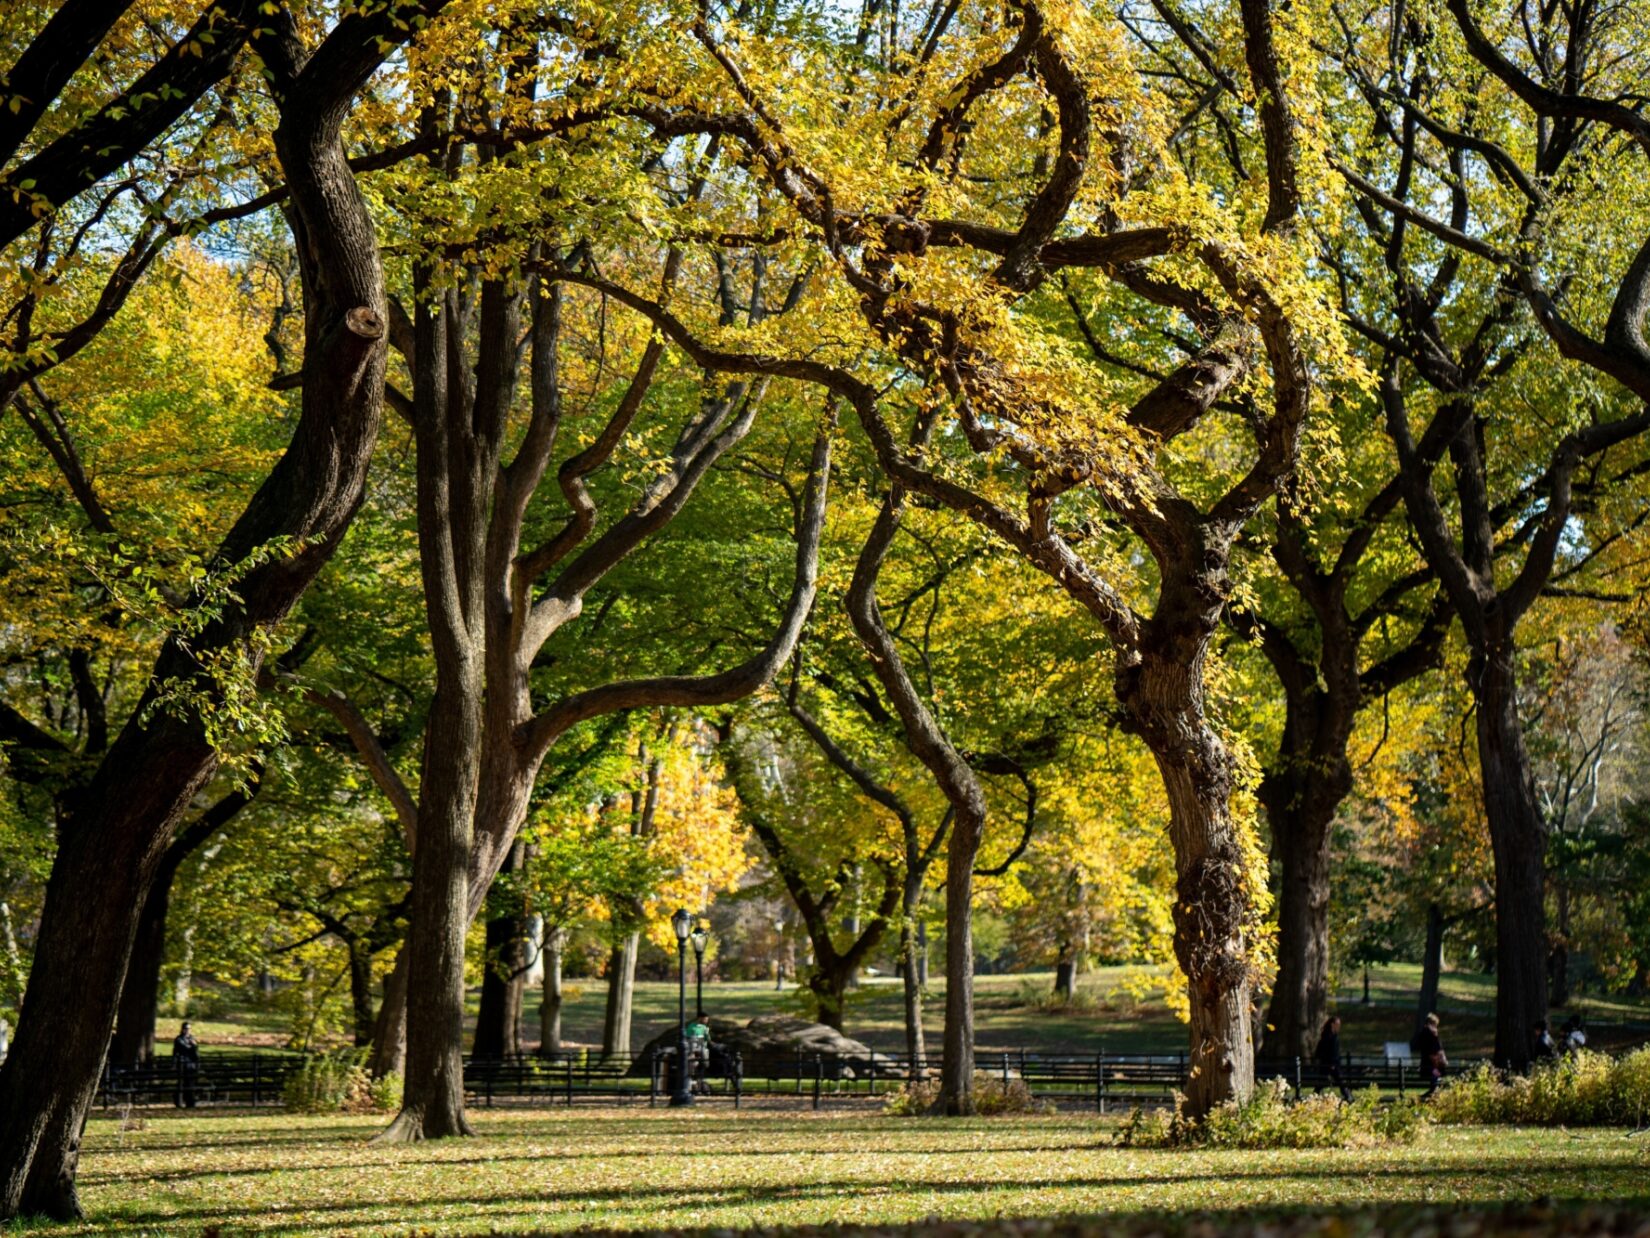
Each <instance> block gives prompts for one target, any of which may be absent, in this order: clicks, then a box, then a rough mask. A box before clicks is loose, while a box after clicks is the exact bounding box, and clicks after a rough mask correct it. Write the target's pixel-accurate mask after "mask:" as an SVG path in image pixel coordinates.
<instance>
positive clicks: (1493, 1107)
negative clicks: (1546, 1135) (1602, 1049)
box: [1431, 1048, 1650, 1126]
mask: <svg viewBox="0 0 1650 1238" xmlns="http://www.w3.org/2000/svg"><path fill="white" fill-rule="evenodd" d="M1431 1107H1432V1116H1433V1117H1434V1118H1435V1119H1436V1120H1437V1121H1439V1122H1448V1123H1452V1124H1457V1125H1465V1124H1471V1125H1479V1126H1501V1125H1507V1126H1643V1125H1644V1124H1645V1122H1646V1120H1647V1119H1650V1048H1645V1049H1638V1050H1636V1051H1634V1052H1632V1053H1629V1054H1627V1055H1626V1056H1624V1057H1620V1058H1612V1057H1610V1056H1609V1055H1607V1054H1603V1053H1590V1052H1586V1051H1583V1052H1581V1053H1577V1054H1573V1055H1570V1056H1566V1057H1564V1058H1562V1059H1560V1060H1559V1061H1557V1062H1553V1063H1549V1064H1545V1065H1541V1066H1537V1067H1536V1068H1535V1069H1534V1070H1532V1071H1531V1072H1530V1073H1529V1074H1528V1075H1503V1074H1502V1073H1501V1072H1500V1071H1498V1070H1496V1069H1495V1068H1494V1067H1491V1066H1488V1065H1485V1066H1480V1067H1479V1068H1478V1069H1477V1070H1474V1071H1473V1072H1472V1073H1471V1074H1466V1075H1461V1076H1459V1077H1457V1078H1455V1079H1452V1080H1451V1081H1450V1082H1449V1083H1448V1084H1447V1085H1446V1086H1445V1087H1443V1088H1441V1089H1440V1090H1439V1091H1438V1093H1437V1094H1436V1095H1435V1096H1434V1097H1433V1100H1432V1106H1431Z"/></svg>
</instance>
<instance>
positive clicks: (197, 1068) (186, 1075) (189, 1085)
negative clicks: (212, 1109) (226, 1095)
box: [172, 1023, 201, 1109]
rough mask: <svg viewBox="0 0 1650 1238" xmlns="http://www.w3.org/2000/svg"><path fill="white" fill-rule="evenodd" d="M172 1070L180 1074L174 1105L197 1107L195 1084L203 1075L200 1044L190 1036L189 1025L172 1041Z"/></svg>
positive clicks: (184, 1026)
mask: <svg viewBox="0 0 1650 1238" xmlns="http://www.w3.org/2000/svg"><path fill="white" fill-rule="evenodd" d="M172 1068H173V1069H174V1070H176V1071H177V1072H178V1090H177V1095H176V1096H175V1097H174V1098H173V1103H174V1104H175V1105H177V1107H178V1108H179V1109H182V1108H183V1107H184V1106H185V1105H187V1106H188V1107H189V1108H191V1109H193V1108H194V1107H195V1083H196V1081H197V1080H198V1079H199V1078H200V1073H201V1047H200V1043H199V1042H198V1041H196V1039H195V1038H194V1037H193V1036H192V1035H190V1034H189V1024H188V1023H185V1024H184V1025H183V1027H182V1028H181V1029H180V1030H179V1031H178V1035H177V1039H175V1040H174V1041H172Z"/></svg>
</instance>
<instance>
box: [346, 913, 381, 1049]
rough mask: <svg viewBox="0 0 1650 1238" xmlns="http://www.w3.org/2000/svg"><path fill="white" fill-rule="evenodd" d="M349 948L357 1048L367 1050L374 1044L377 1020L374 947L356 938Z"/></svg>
mask: <svg viewBox="0 0 1650 1238" xmlns="http://www.w3.org/2000/svg"><path fill="white" fill-rule="evenodd" d="M346 944H347V945H348V946H349V1003H350V1014H351V1021H352V1022H353V1024H354V1033H355V1047H356V1048H358V1049H360V1048H365V1047H366V1046H367V1045H369V1044H371V1043H372V1034H373V1030H374V1026H375V1023H376V1020H375V1019H374V1018H373V1010H372V946H371V945H370V944H368V942H367V941H366V939H365V938H362V937H355V938H352V939H351V940H350V941H349V942H347V943H346Z"/></svg>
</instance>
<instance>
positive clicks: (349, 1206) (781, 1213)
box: [31, 1105, 1650, 1235]
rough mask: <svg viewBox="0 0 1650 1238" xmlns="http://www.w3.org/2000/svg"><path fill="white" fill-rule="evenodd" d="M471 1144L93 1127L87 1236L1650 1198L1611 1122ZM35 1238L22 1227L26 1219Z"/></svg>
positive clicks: (694, 1118) (873, 1131) (737, 1121)
mask: <svg viewBox="0 0 1650 1238" xmlns="http://www.w3.org/2000/svg"><path fill="white" fill-rule="evenodd" d="M475 1120H476V1124H477V1127H478V1129H479V1131H480V1137H479V1138H477V1139H473V1140H456V1141H447V1142H442V1143H434V1144H421V1145H414V1146H409V1147H392V1148H384V1147H376V1146H372V1145H370V1144H368V1143H367V1142H366V1140H367V1138H368V1137H369V1136H370V1135H371V1134H372V1133H373V1132H374V1131H375V1130H376V1129H377V1128H378V1126H379V1125H381V1120H378V1119H372V1118H301V1117H291V1116H285V1115H260V1116H256V1117H247V1116H230V1117H200V1116H190V1117H181V1116H180V1117H174V1116H173V1115H172V1114H170V1113H164V1114H160V1115H154V1116H150V1117H149V1118H148V1120H147V1122H146V1125H145V1127H144V1128H143V1129H141V1130H123V1129H121V1127H120V1124H119V1123H118V1122H116V1121H114V1120H109V1119H103V1118H98V1119H94V1121H93V1122H92V1124H91V1126H90V1128H89V1131H88V1135H87V1141H86V1152H85V1155H84V1157H83V1160H82V1168H81V1183H82V1199H83V1202H84V1203H85V1205H86V1207H87V1208H88V1210H89V1212H90V1214H91V1220H90V1222H89V1223H87V1224H85V1225H82V1226H78V1227H75V1226H58V1227H44V1228H41V1229H40V1230H38V1231H37V1232H40V1233H44V1234H64V1235H67V1234H91V1233H148V1234H195V1233H211V1232H220V1233H243V1232H257V1233H272V1234H314V1235H322V1234H327V1235H331V1234H369V1233H370V1234H378V1233H435V1234H459V1233H488V1232H507V1233H520V1232H531V1231H541V1230H565V1229H571V1228H579V1227H603V1228H613V1229H624V1230H641V1229H660V1228H670V1229H674V1228H694V1227H750V1226H776V1225H804V1224H822V1223H854V1224H863V1225H877V1224H894V1223H899V1222H909V1221H918V1220H922V1219H924V1218H930V1217H933V1218H948V1219H957V1220H965V1219H979V1218H991V1217H998V1216H1011V1217H1048V1218H1058V1217H1072V1216H1086V1215H1095V1214H1132V1213H1138V1212H1141V1211H1148V1210H1164V1209H1167V1210H1174V1211H1179V1212H1184V1211H1187V1210H1210V1209H1212V1210H1228V1209H1248V1208H1288V1207H1306V1208H1311V1209H1327V1208H1338V1207H1343V1206H1350V1205H1356V1204H1364V1203H1416V1204H1419V1203H1427V1202H1450V1203H1455V1202H1479V1203H1492V1202H1497V1201H1528V1200H1531V1199H1534V1198H1537V1197H1542V1196H1546V1197H1551V1198H1552V1199H1555V1200H1589V1199H1591V1200H1631V1201H1637V1202H1639V1203H1643V1202H1644V1201H1645V1200H1646V1199H1647V1198H1650V1140H1647V1138H1646V1137H1645V1136H1642V1135H1639V1136H1634V1135H1630V1134H1628V1133H1626V1132H1623V1131H1587V1132H1553V1131H1486V1130H1479V1129H1447V1130H1445V1129H1440V1130H1434V1131H1432V1132H1430V1133H1429V1134H1428V1135H1427V1136H1426V1137H1425V1138H1424V1139H1423V1141H1422V1142H1421V1143H1419V1144H1418V1145H1416V1146H1414V1147H1403V1148H1387V1149H1379V1150H1359V1151H1302V1152H1259V1153H1257V1152H1224V1153H1221V1152H1200V1153H1186V1152H1167V1151H1142V1150H1128V1149H1119V1148H1116V1147H1114V1146H1113V1145H1112V1137H1113V1133H1114V1131H1115V1123H1114V1122H1101V1121H1098V1120H1096V1119H1093V1118H1085V1117H1072V1116H1062V1117H1054V1118H1037V1119H1011V1120H1005V1119H997V1120H991V1121H971V1122H937V1121H925V1120H920V1121H919V1120H911V1119H890V1118H882V1117H873V1116H869V1115H868V1114H866V1113H865V1112H863V1111H860V1112H856V1113H843V1112H837V1113H829V1112H827V1113H825V1114H821V1115H813V1114H811V1113H800V1114H799V1113H797V1112H794V1111H789V1112H786V1111H771V1110H770V1111H746V1112H743V1113H739V1114H735V1113H733V1112H732V1111H731V1110H730V1109H728V1108H727V1107H726V1106H725V1105H714V1106H713V1105H707V1106H704V1107H702V1108H700V1109H697V1110H694V1111H692V1112H690V1113H686V1114H683V1113H680V1112H673V1111H669V1110H664V1109H660V1110H645V1109H636V1108H631V1109H623V1110H593V1109H575V1110H573V1111H572V1112H571V1113H569V1112H568V1111H565V1110H564V1111H556V1110H535V1111H517V1112H510V1113H505V1112H498V1111H494V1112H490V1113H489V1112H482V1113H478V1114H476V1115H475ZM31 1232H36V1231H31Z"/></svg>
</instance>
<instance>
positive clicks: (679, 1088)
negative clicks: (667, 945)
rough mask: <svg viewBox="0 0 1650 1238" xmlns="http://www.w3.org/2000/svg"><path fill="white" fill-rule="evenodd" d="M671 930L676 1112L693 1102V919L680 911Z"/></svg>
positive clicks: (673, 1103)
mask: <svg viewBox="0 0 1650 1238" xmlns="http://www.w3.org/2000/svg"><path fill="white" fill-rule="evenodd" d="M670 927H671V928H672V929H674V930H675V932H676V1087H675V1090H674V1091H672V1092H671V1094H670V1105H671V1108H673V1109H675V1108H679V1107H680V1106H682V1105H691V1104H692V1103H693V1088H692V1086H691V1085H690V1084H689V1082H688V1043H687V947H688V934H689V933H690V932H691V931H692V930H693V917H692V916H690V915H689V914H688V913H687V911H686V910H681V911H678V912H677V913H676V914H675V915H673V916H671V917H670Z"/></svg>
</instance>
